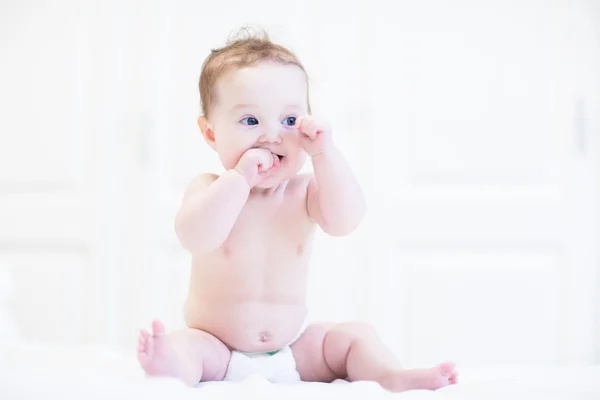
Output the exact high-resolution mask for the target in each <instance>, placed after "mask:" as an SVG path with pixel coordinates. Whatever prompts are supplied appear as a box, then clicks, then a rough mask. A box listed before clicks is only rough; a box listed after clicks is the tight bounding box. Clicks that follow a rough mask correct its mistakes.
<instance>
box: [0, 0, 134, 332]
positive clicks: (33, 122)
mask: <svg viewBox="0 0 600 400" xmlns="http://www.w3.org/2000/svg"><path fill="white" fill-rule="evenodd" d="M107 11H108V12H107ZM109 11H110V10H109V9H107V8H101V4H96V6H93V5H92V4H90V3H85V2H78V1H76V0H72V1H61V2H51V3H46V2H39V1H18V2H17V1H12V2H10V4H5V5H3V7H2V15H1V16H0V48H1V49H2V54H1V56H0V57H1V61H0V87H1V88H2V90H1V91H0V110H1V111H0V115H2V117H1V118H0V121H1V128H0V264H3V265H7V266H8V268H9V272H10V274H11V276H12V280H13V281H14V289H15V297H14V298H13V299H12V300H11V308H10V311H11V312H12V314H13V316H14V318H15V320H16V323H17V325H18V328H19V331H20V333H21V334H22V336H23V337H24V338H25V339H29V340H35V341H49V342H63V343H71V342H87V341H95V342H100V343H103V342H111V341H114V340H115V338H116V337H117V336H118V330H119V329H120V328H121V325H122V321H121V314H122V313H121V309H122V308H123V306H122V304H120V298H121V297H122V292H123V291H124V290H126V288H125V287H124V286H122V285H121V282H120V280H119V277H120V274H121V271H122V270H123V268H124V264H125V262H124V261H125V257H126V252H125V251H124V248H125V246H124V243H125V241H124V240H123V239H124V237H125V235H126V232H125V229H123V227H124V226H126V209H125V205H126V203H125V202H124V201H123V200H124V199H125V198H126V197H127V194H126V188H127V186H126V184H125V183H126V182H127V173H126V171H125V173H123V171H124V168H123V166H124V165H126V163H125V162H124V160H125V158H126V155H125V153H124V151H123V150H124V149H125V148H126V146H125V145H126V141H125V136H124V132H126V130H127V127H126V126H125V125H124V124H123V123H122V122H123V121H124V120H125V118H124V116H125V115H126V110H125V108H124V107H125V106H126V102H127V96H126V94H127V90H128V89H127V85H125V84H123V82H124V81H125V80H126V79H124V78H125V76H126V75H127V74H128V72H129V71H130V70H129V69H128V67H129V66H130V65H131V63H130V62H129V60H130V58H131V55H130V54H128V53H127V51H123V49H124V48H126V47H127V46H128V37H127V35H126V34H125V35H124V34H123V33H124V32H125V29H124V28H125V27H126V26H127V25H126V23H124V21H122V20H119V18H118V15H117V16H115V15H113V14H111V13H110V12H109ZM57 21H58V22H57ZM107 26H111V29H106V27H107Z"/></svg>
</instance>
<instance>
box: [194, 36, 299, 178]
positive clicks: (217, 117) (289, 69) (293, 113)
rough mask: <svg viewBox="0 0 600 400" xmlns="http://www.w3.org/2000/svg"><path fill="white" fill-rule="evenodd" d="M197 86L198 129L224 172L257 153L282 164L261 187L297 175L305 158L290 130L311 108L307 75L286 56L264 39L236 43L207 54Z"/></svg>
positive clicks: (294, 132)
mask: <svg viewBox="0 0 600 400" xmlns="http://www.w3.org/2000/svg"><path fill="white" fill-rule="evenodd" d="M243 32H247V31H246V30H244V31H243ZM198 86H199V89H200V98H201V103H202V115H201V116H200V117H199V118H198V125H199V127H200V130H201V131H202V133H203V135H204V138H205V139H206V142H207V143H208V144H209V145H210V146H211V147H212V148H213V149H214V150H215V151H216V152H217V154H218V155H219V158H220V160H221V162H222V163H223V166H224V167H225V168H227V169H231V168H234V167H235V166H236V164H237V162H238V160H239V159H240V157H241V156H242V154H244V152H246V151H247V150H248V149H251V148H255V147H261V148H266V149H269V150H270V151H271V152H272V153H274V154H277V155H279V156H280V161H281V168H280V169H279V170H278V172H277V173H276V174H275V176H273V177H272V178H270V179H268V181H267V182H265V183H264V186H267V187H268V186H272V185H275V184H277V183H278V182H280V181H282V180H285V179H289V178H290V177H292V176H293V175H295V174H296V173H298V171H299V170H300V169H301V168H302V166H303V164H304V162H305V160H306V155H305V153H304V151H303V150H302V148H301V146H300V141H299V138H298V133H297V130H296V129H295V128H294V124H295V120H296V118H298V117H300V116H303V115H306V114H309V113H310V105H309V99H308V79H307V74H306V72H305V70H304V67H303V66H302V64H301V63H300V61H299V60H298V58H297V57H296V56H295V55H294V54H293V53H292V52H291V51H290V50H288V49H286V48H285V47H283V46H280V45H278V44H276V43H273V42H272V41H271V40H270V39H269V37H268V36H267V35H266V34H264V33H263V34H262V35H247V36H245V37H239V38H237V39H235V40H232V41H229V42H228V44H227V45H226V46H225V47H223V48H220V49H218V50H213V51H212V52H211V54H210V55H209V56H208V57H207V59H206V60H205V61H204V64H203V65H202V71H201V74H200V82H199V84H198ZM261 186H263V185H261Z"/></svg>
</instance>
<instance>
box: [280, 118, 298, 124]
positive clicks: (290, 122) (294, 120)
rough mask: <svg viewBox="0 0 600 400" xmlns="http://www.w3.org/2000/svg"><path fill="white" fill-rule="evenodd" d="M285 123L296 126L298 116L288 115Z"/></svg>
mask: <svg viewBox="0 0 600 400" xmlns="http://www.w3.org/2000/svg"><path fill="white" fill-rule="evenodd" d="M283 123H284V124H286V125H287V126H294V125H295V124H296V117H287V118H286V119H284V120H283Z"/></svg>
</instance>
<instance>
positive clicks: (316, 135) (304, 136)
mask: <svg viewBox="0 0 600 400" xmlns="http://www.w3.org/2000/svg"><path fill="white" fill-rule="evenodd" d="M295 126H296V127H297V128H298V131H299V133H300V144H301V145H302V147H303V148H304V151H306V153H307V154H308V155H309V156H311V157H315V156H318V155H319V154H322V153H325V152H326V151H327V149H328V148H329V147H331V143H332V142H331V126H330V125H329V123H328V122H326V121H323V120H320V119H316V118H313V117H312V116H306V117H300V118H298V119H297V120H296V124H295Z"/></svg>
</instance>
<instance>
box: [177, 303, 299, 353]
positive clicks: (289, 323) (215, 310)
mask: <svg viewBox="0 0 600 400" xmlns="http://www.w3.org/2000/svg"><path fill="white" fill-rule="evenodd" d="M185 314H186V322H187V324H188V326H189V327H190V328H194V329H200V330H203V331H205V332H209V333H211V334H212V335H214V336H216V337H217V338H219V339H220V340H221V341H222V342H223V343H225V345H227V346H228V347H229V348H231V349H233V350H238V351H243V352H251V353H253V352H265V351H271V350H276V349H280V348H282V347H284V346H285V345H287V344H288V343H290V342H291V341H292V340H293V339H294V338H296V336H298V334H299V332H300V329H301V328H302V326H303V323H304V319H305V317H306V307H305V305H304V304H292V303H290V304H277V303H272V302H260V301H220V302H214V301H203V299H201V298H199V297H196V298H192V297H190V298H189V299H188V302H187V304H186V310H185Z"/></svg>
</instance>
